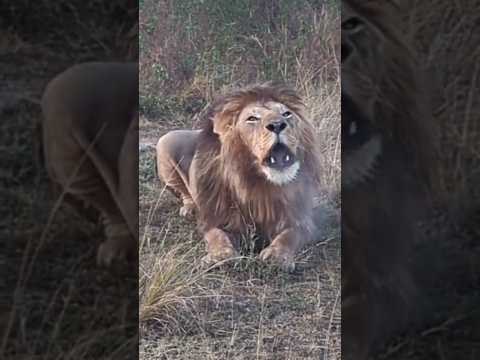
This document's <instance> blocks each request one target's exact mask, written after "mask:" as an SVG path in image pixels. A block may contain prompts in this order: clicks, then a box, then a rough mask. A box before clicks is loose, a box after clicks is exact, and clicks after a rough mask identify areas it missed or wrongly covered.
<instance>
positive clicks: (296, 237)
mask: <svg viewBox="0 0 480 360" xmlns="http://www.w3.org/2000/svg"><path fill="white" fill-rule="evenodd" d="M305 237H306V234H304V232H303V231H301V230H298V229H293V228H289V229H286V230H284V231H282V232H281V233H280V234H278V235H277V236H276V237H275V238H274V239H273V241H272V242H271V244H270V245H269V246H267V247H266V248H265V249H263V250H262V252H261V253H260V259H261V260H263V261H268V262H274V263H277V264H278V265H280V267H281V268H282V270H285V271H288V272H291V271H294V270H295V261H294V257H295V253H296V252H297V250H298V249H299V248H300V246H301V245H302V243H303V242H304V241H303V239H304V238H305Z"/></svg>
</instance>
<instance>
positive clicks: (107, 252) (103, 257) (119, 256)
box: [97, 239, 127, 268]
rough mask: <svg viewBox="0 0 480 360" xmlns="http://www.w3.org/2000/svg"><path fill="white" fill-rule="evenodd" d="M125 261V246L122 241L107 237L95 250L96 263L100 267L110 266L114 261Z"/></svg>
mask: <svg viewBox="0 0 480 360" xmlns="http://www.w3.org/2000/svg"><path fill="white" fill-rule="evenodd" d="M126 261H127V247H126V246H125V244H124V242H123V241H117V240H116V239H107V240H106V241H104V242H103V243H101V244H100V246H99V247H98V251H97V265H98V266H100V267H106V268H109V267H111V266H112V265H113V264H114V263H115V262H119V263H125V262H126Z"/></svg>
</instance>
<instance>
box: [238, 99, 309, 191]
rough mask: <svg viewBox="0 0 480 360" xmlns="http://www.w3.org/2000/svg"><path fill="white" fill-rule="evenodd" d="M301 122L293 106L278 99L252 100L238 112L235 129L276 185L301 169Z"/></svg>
mask: <svg viewBox="0 0 480 360" xmlns="http://www.w3.org/2000/svg"><path fill="white" fill-rule="evenodd" d="M301 122H302V119H301V118H300V116H299V115H297V114H296V113H295V112H294V110H293V109H290V108H289V107H288V106H286V105H285V104H282V103H279V102H275V101H268V102H265V103H260V102H253V103H250V104H248V105H246V106H245V107H244V108H243V109H242V110H241V111H240V113H239V115H238V118H237V121H236V124H235V132H236V133H237V134H238V136H239V137H240V138H241V140H242V142H243V143H244V144H245V145H247V147H248V148H249V149H250V151H251V153H252V154H253V156H254V157H255V162H256V164H255V165H256V166H257V167H258V169H259V170H260V172H261V173H262V174H263V175H264V176H265V177H266V178H267V180H269V181H270V182H272V183H274V184H276V185H284V184H287V183H289V182H291V181H292V180H294V179H295V177H296V176H297V173H298V171H299V169H300V163H301V159H300V158H299V139H300V132H299V130H300V124H301Z"/></svg>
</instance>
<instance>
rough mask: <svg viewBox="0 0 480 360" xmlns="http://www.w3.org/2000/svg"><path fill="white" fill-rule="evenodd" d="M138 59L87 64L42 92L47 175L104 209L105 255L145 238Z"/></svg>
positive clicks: (132, 249) (119, 254) (117, 254)
mask: <svg viewBox="0 0 480 360" xmlns="http://www.w3.org/2000/svg"><path fill="white" fill-rule="evenodd" d="M137 104H138V65H137V64H135V63H127V64H124V63H84V64H80V65H75V66H73V67H72V68H70V69H68V70H66V71H65V72H63V73H61V74H60V75H58V76H56V77H55V78H54V79H53V80H52V81H51V82H50V83H49V84H48V86H47V88H46V90H45V92H44V95H43V98H42V102H41V105H42V111H43V115H44V119H43V122H42V130H43V148H44V156H45V162H46V167H47V170H48V174H49V176H50V178H51V179H52V181H53V182H55V183H56V184H58V185H60V187H61V188H62V189H63V191H65V193H66V194H69V195H72V196H73V197H75V198H76V199H79V200H81V201H83V202H85V203H87V204H88V205H90V206H92V207H94V208H95V209H96V210H98V212H99V214H100V216H101V217H102V220H103V222H104V224H105V232H106V238H107V239H106V241H105V242H104V243H103V244H102V245H101V247H100V249H99V252H98V258H97V259H98V262H99V264H101V265H107V266H108V265H110V264H111V263H112V262H113V261H115V260H117V259H124V258H125V257H127V256H132V257H135V256H134V255H135V254H136V250H137V245H136V244H137V242H138V109H137Z"/></svg>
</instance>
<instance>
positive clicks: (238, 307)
mask: <svg viewBox="0 0 480 360" xmlns="http://www.w3.org/2000/svg"><path fill="white" fill-rule="evenodd" d="M286 3H287V2H283V1H282V2H279V5H278V6H276V5H274V3H273V2H272V3H270V2H267V3H265V4H263V5H262V4H261V3H260V2H255V1H248V0H245V1H242V4H243V5H245V4H250V5H251V8H252V9H255V11H251V12H250V13H249V11H244V9H243V8H242V4H236V5H235V6H233V5H231V4H230V3H229V2H227V1H220V2H213V1H206V2H204V3H203V6H202V7H198V6H194V5H193V4H194V3H193V2H191V3H190V2H185V3H184V4H183V5H182V6H184V7H189V6H191V7H189V11H190V13H191V16H190V17H187V18H184V17H182V14H184V12H183V11H185V8H179V7H176V6H175V4H174V3H173V2H170V1H162V2H153V1H148V0H146V1H144V3H143V6H142V8H141V16H140V39H141V42H140V47H141V51H142V52H141V62H140V68H141V70H140V79H141V88H140V96H141V99H140V106H141V118H140V146H141V154H140V224H141V227H140V228H141V233H142V235H141V238H142V241H141V246H140V262H141V267H140V273H141V274H140V277H141V281H140V285H141V286H140V319H141V320H142V323H141V327H142V338H141V344H140V358H141V359H144V360H149V359H192V358H199V359H260V358H261V359H340V336H339V335H340V303H339V295H340V294H339V288H340V244H339V224H338V206H339V204H338V202H337V200H339V199H338V194H339V187H340V182H339V179H340V177H339V176H340V113H339V111H340V84H339V62H338V61H337V59H338V57H337V55H338V44H339V32H338V29H339V21H338V16H339V13H338V9H336V8H335V7H329V6H326V5H324V6H322V5H321V4H319V3H318V2H315V1H299V2H297V3H294V4H292V3H289V4H286ZM287 8H288V11H289V14H290V15H289V16H285V15H286V14H284V11H285V9H287ZM246 9H248V7H246ZM173 15H175V16H173ZM158 18H162V21H161V22H157V21H156V19H158ZM227 20H228V21H227ZM213 26H216V31H215V32H212V31H210V30H208V29H210V28H212V27H213ZM260 30H262V31H260ZM263 30H265V31H263ZM272 79H276V80H283V81H285V82H287V83H289V84H291V85H292V86H294V87H295V88H296V89H297V90H298V91H299V92H300V94H301V95H302V96H303V97H304V100H305V104H306V112H307V116H308V117H309V118H311V119H312V120H313V121H314V123H315V126H316V129H317V131H318V136H319V142H320V145H321V148H322V155H323V158H322V160H323V161H322V165H323V170H324V171H323V174H324V177H323V189H324V195H325V196H324V205H325V209H326V210H327V212H328V213H329V214H330V215H332V214H333V216H330V217H328V216H326V221H325V224H324V227H323V230H324V231H323V232H322V233H321V234H318V239H317V242H315V243H314V244H312V245H310V246H309V247H307V248H305V249H303V250H302V251H301V252H300V254H298V258H297V261H298V264H299V266H298V271H297V272H296V273H295V274H285V273H282V272H279V271H278V270H277V269H275V268H271V267H268V266H265V265H264V264H263V263H261V262H260V261H258V260H257V259H256V257H255V254H252V253H251V252H250V251H249V248H251V247H250V246H248V245H247V246H246V249H244V250H245V251H244V253H243V256H242V257H241V258H239V259H236V260H234V261H229V262H227V263H225V264H222V265H221V266H218V267H215V268H213V269H205V267H204V266H203V264H202V262H201V258H202V256H203V255H205V246H204V244H203V242H202V239H201V237H200V236H199V234H198V232H197V231H196V229H195V221H194V219H185V218H181V217H179V216H178V211H179V202H178V200H177V199H175V198H174V197H173V196H172V195H171V194H170V193H169V192H166V191H164V188H163V185H162V184H161V183H160V182H159V181H158V179H157V178H156V174H155V173H154V161H155V156H154V152H153V149H152V146H153V145H154V144H155V143H156V141H157V140H158V138H159V137H160V136H161V135H162V134H164V133H165V132H167V131H168V130H171V129H176V128H191V127H194V126H195V124H196V114H197V113H198V112H199V111H200V110H201V109H202V108H203V107H204V106H205V105H206V104H207V103H208V102H209V101H210V100H211V99H212V97H213V95H214V94H216V93H218V92H222V91H225V89H226V88H228V87H231V86H239V85H242V84H246V83H250V82H258V81H264V80H272ZM335 221H336V222H335ZM244 240H245V243H246V244H248V243H249V242H251V241H252V239H251V237H250V236H246V238H245V239H244Z"/></svg>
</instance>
